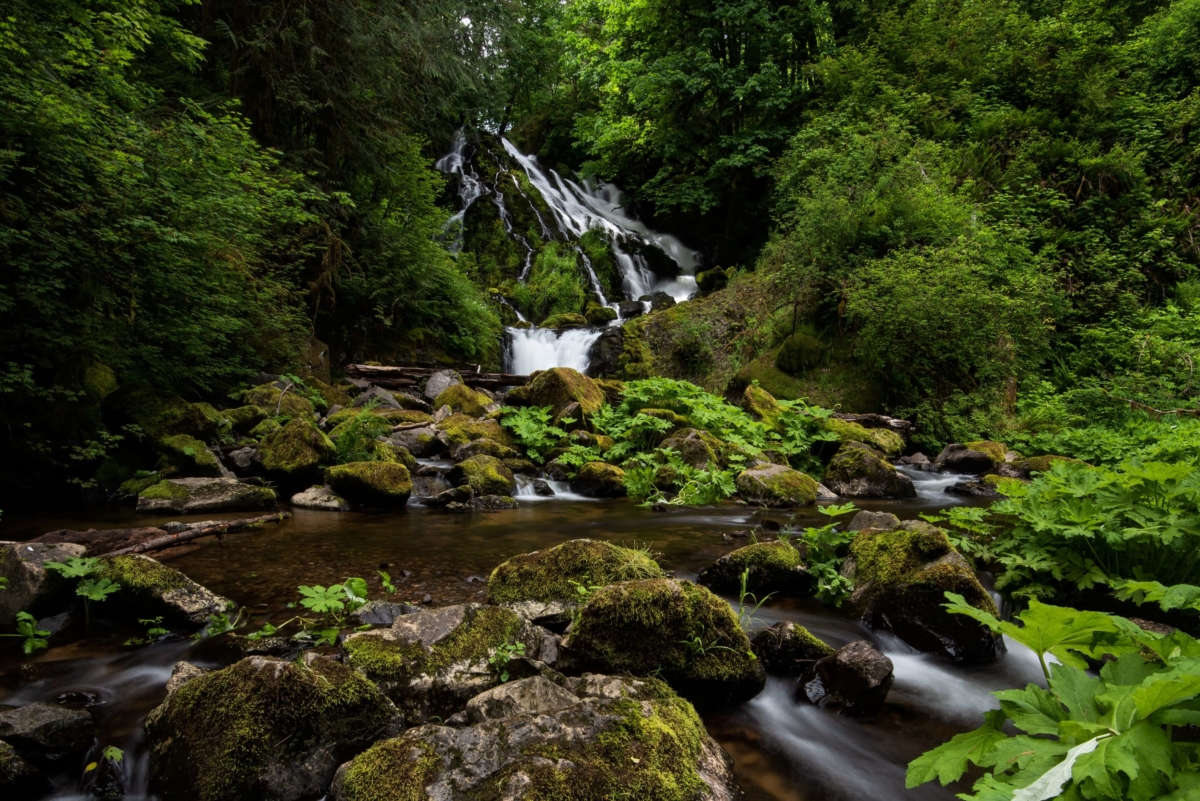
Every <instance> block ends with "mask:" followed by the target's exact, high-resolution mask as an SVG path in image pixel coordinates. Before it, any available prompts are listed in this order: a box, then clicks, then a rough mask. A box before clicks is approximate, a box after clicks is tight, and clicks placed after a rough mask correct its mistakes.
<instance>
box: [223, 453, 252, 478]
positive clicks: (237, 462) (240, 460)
mask: <svg viewBox="0 0 1200 801" xmlns="http://www.w3.org/2000/svg"><path fill="white" fill-rule="evenodd" d="M257 453H258V451H257V450H256V449H254V448H250V447H246V448H238V449H237V450H236V451H230V452H229V453H227V454H226V458H227V459H229V463H230V464H231V465H233V467H232V470H233V472H235V473H237V474H239V475H243V476H245V475H249V474H250V473H251V472H252V471H253V470H254V465H255V457H256V455H257Z"/></svg>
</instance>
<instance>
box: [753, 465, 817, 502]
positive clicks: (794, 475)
mask: <svg viewBox="0 0 1200 801" xmlns="http://www.w3.org/2000/svg"><path fill="white" fill-rule="evenodd" d="M735 483H736V485H737V489H738V494H739V495H741V496H742V497H743V498H745V499H746V500H747V501H750V502H751V503H759V504H763V505H765V506H783V507H791V506H808V505H809V504H810V503H813V502H814V501H816V499H817V492H818V489H819V486H820V485H818V484H817V482H816V481H815V480H813V479H812V478H811V477H809V476H807V475H805V474H804V473H801V472H800V471H799V470H793V469H792V468H790V467H785V466H783V465H778V464H760V465H758V466H756V467H751V468H750V469H748V470H743V471H742V472H741V473H738V476H737V478H736V479H735Z"/></svg>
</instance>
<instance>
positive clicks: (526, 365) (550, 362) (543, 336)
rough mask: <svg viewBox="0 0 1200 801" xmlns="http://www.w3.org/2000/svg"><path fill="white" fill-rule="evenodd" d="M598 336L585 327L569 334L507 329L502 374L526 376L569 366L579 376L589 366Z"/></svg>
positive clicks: (536, 329)
mask: <svg viewBox="0 0 1200 801" xmlns="http://www.w3.org/2000/svg"><path fill="white" fill-rule="evenodd" d="M600 333H601V332H600V331H592V330H589V329H586V328H579V329H572V330H569V331H555V330H553V329H551V328H525V329H521V328H509V329H508V331H507V336H508V342H507V346H508V347H507V348H506V351H507V353H506V354H505V359H504V362H505V364H504V369H505V372H508V373H512V374H513V375H529V374H530V373H532V372H533V371H534V370H545V369H547V368H548V367H571V368H574V369H576V370H578V371H579V372H581V373H582V372H583V371H584V370H586V369H587V367H588V352H589V351H590V350H591V349H592V345H593V344H594V343H595V341H596V340H597V339H599V338H600Z"/></svg>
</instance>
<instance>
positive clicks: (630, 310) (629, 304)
mask: <svg viewBox="0 0 1200 801" xmlns="http://www.w3.org/2000/svg"><path fill="white" fill-rule="evenodd" d="M617 313H618V314H620V315H621V319H622V320H631V319H633V318H634V317H641V316H642V315H643V314H645V313H646V304H644V303H642V302H641V301H637V300H622V301H620V302H619V303H618V304H617Z"/></svg>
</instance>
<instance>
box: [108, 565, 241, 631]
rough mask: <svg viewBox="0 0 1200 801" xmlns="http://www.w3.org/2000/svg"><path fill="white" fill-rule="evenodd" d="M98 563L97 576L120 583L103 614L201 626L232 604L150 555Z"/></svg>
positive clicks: (109, 598)
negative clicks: (159, 616)
mask: <svg viewBox="0 0 1200 801" xmlns="http://www.w3.org/2000/svg"><path fill="white" fill-rule="evenodd" d="M101 564H102V570H101V572H100V573H99V574H98V575H99V577H100V578H106V579H109V580H111V581H114V582H116V583H117V584H120V585H121V589H120V590H118V591H117V592H116V593H114V594H113V595H110V596H109V597H108V599H107V601H106V602H105V606H104V612H105V614H114V613H117V614H125V615H127V616H128V617H129V619H130V620H134V619H136V618H137V617H138V616H141V617H154V616H155V615H162V616H164V617H166V618H168V619H169V620H171V621H174V622H182V621H187V622H188V623H192V624H194V625H197V626H200V625H204V624H205V623H207V622H208V617H209V615H215V614H217V613H218V612H224V611H225V610H226V609H228V608H231V607H232V606H233V605H234V604H233V602H232V601H230V600H229V599H228V598H222V597H221V596H219V595H217V594H216V593H214V592H212V591H211V590H209V589H208V588H206V587H203V586H201V585H199V584H197V583H196V582H194V581H192V580H191V579H190V578H188V577H187V576H185V575H184V574H183V573H180V572H179V571H178V570H176V569H175V568H173V567H167V566H166V565H164V564H162V563H161V562H158V561H156V560H154V559H151V558H150V557H149V556H143V555H141V554H126V555H124V556H107V557H104V558H103V559H102V562H101Z"/></svg>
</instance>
